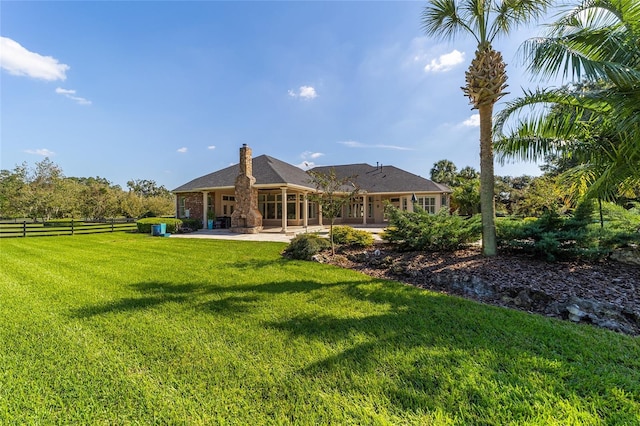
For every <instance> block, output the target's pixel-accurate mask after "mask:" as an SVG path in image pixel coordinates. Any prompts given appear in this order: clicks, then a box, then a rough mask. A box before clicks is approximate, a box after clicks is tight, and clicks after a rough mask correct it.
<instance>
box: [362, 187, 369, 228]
mask: <svg viewBox="0 0 640 426" xmlns="http://www.w3.org/2000/svg"><path fill="white" fill-rule="evenodd" d="M367 207H368V203H367V194H364V195H363V196H362V224H363V225H366V224H367Z"/></svg>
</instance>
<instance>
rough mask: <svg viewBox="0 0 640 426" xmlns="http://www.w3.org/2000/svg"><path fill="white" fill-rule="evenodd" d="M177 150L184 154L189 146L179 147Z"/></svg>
mask: <svg viewBox="0 0 640 426" xmlns="http://www.w3.org/2000/svg"><path fill="white" fill-rule="evenodd" d="M177 152H179V153H180V154H184V153H185V152H187V147H186V146H183V147H182V148H178V149H177Z"/></svg>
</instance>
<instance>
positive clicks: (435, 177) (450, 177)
mask: <svg viewBox="0 0 640 426" xmlns="http://www.w3.org/2000/svg"><path fill="white" fill-rule="evenodd" d="M457 171H458V168H457V167H456V165H455V164H453V162H452V161H450V160H440V161H438V162H437V163H434V164H433V167H432V168H431V171H430V172H429V173H430V176H431V180H432V181H434V182H438V183H444V184H445V185H448V186H452V185H453V184H454V183H455V181H456V173H457Z"/></svg>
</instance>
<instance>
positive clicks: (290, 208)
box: [287, 194, 298, 219]
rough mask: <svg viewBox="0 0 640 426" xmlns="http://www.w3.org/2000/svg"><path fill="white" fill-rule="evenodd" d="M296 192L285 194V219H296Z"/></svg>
mask: <svg viewBox="0 0 640 426" xmlns="http://www.w3.org/2000/svg"><path fill="white" fill-rule="evenodd" d="M297 201H298V195H297V194H287V219H296V217H297V215H296V204H298V203H297Z"/></svg>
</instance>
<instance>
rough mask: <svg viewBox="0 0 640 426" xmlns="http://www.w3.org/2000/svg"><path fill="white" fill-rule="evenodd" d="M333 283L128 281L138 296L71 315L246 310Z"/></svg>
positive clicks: (225, 312)
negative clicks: (164, 308)
mask: <svg viewBox="0 0 640 426" xmlns="http://www.w3.org/2000/svg"><path fill="white" fill-rule="evenodd" d="M335 285H337V284H322V283H318V282H314V281H282V282H278V281H276V282H267V283H264V284H253V285H242V284H237V285H222V284H209V283H183V284H174V283H162V282H157V281H151V282H141V283H134V284H131V285H130V286H129V287H130V288H131V289H132V290H133V291H135V292H136V293H138V294H139V296H138V297H125V298H121V299H118V300H114V301H110V302H107V303H102V304H96V305H89V306H83V307H81V308H78V309H76V310H74V311H73V315H74V316H76V317H80V318H87V317H92V316H96V315H102V314H108V313H118V312H126V311H142V310H147V309H153V308H155V307H158V306H161V305H165V304H169V303H179V304H182V305H185V306H191V307H195V308H200V309H204V310H207V311H212V312H216V313H221V314H238V313H243V312H248V311H250V310H251V308H252V307H254V306H255V305H256V304H257V303H260V302H261V301H263V300H265V299H266V298H268V297H271V296H273V295H278V294H285V293H311V292H313V291H315V290H319V289H322V288H328V287H331V286H335Z"/></svg>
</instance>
